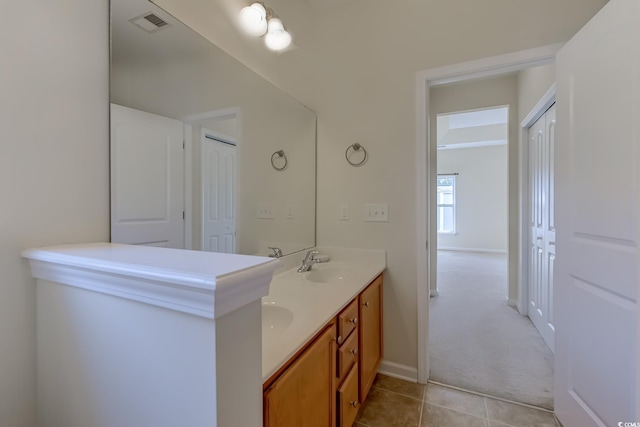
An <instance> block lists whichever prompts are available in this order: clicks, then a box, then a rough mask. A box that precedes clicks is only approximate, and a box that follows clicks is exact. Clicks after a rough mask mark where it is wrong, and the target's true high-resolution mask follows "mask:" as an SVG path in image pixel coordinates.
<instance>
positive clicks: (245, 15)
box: [240, 3, 271, 37]
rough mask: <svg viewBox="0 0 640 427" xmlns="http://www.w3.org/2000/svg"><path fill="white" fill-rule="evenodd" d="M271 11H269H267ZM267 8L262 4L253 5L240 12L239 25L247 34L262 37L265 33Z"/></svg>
mask: <svg viewBox="0 0 640 427" xmlns="http://www.w3.org/2000/svg"><path fill="white" fill-rule="evenodd" d="M269 11H271V9H269ZM268 18H270V16H268V15H267V8H265V7H264V5H263V4H262V3H253V4H252V5H250V6H246V7H243V8H242V10H241V11H240V24H241V25H242V28H243V29H244V30H245V31H246V32H247V34H249V35H252V36H254V37H262V36H264V34H265V33H266V32H267V19H268Z"/></svg>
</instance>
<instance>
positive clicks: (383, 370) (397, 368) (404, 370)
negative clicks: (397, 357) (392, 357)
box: [378, 360, 418, 383]
mask: <svg viewBox="0 0 640 427" xmlns="http://www.w3.org/2000/svg"><path fill="white" fill-rule="evenodd" d="M378 373H379V374H382V375H387V376H389V377H393V378H398V379H400V380H404V381H409V382H412V383H416V382H418V370H417V369H416V368H413V367H411V366H407V365H402V364H400V363H395V362H389V361H388V360H383V361H382V363H381V364H380V369H379V370H378Z"/></svg>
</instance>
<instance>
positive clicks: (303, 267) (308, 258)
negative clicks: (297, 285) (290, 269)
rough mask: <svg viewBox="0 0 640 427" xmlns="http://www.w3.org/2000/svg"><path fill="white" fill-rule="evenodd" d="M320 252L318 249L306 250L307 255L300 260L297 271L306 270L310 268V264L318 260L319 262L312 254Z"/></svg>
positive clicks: (302, 271)
mask: <svg viewBox="0 0 640 427" xmlns="http://www.w3.org/2000/svg"><path fill="white" fill-rule="evenodd" d="M319 253H320V252H318V251H309V252H307V255H306V256H305V257H304V261H302V265H301V266H300V268H298V273H304V272H306V271H309V270H311V266H312V265H313V264H317V263H319V262H321V261H320V260H317V259H315V258H313V257H314V256H316V255H318V254H319Z"/></svg>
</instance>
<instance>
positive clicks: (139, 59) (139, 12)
mask: <svg viewBox="0 0 640 427" xmlns="http://www.w3.org/2000/svg"><path fill="white" fill-rule="evenodd" d="M111 19H112V21H111V239H112V241H113V242H118V243H129V244H145V245H156V246H167V247H180V248H187V249H198V250H207V251H212V252H228V253H241V254H248V255H250V254H260V255H267V254H270V253H274V252H275V251H274V250H273V249H269V248H279V249H280V250H281V251H282V253H283V254H288V253H293V252H296V251H300V250H304V249H307V248H309V247H312V246H314V245H315V211H316V205H315V203H316V197H315V196H316V181H315V180H316V116H315V114H314V113H313V112H312V111H310V110H309V109H307V108H305V107H304V106H303V105H302V104H300V103H299V102H297V101H296V100H295V99H293V98H291V97H290V96H289V95H287V94H286V93H284V92H283V91H281V90H280V89H278V88H276V87H275V86H273V85H272V84H271V83H269V82H267V81H266V80H264V79H263V78H262V77H260V76H258V75H257V74H256V73H254V72H253V71H252V70H250V69H249V68H247V67H245V66H244V65H242V64H241V63H239V62H238V61H236V60H235V59H234V58H233V57H231V56H229V55H228V54H226V53H225V52H223V51H222V50H221V49H219V48H218V47H217V46H215V45H213V44H212V43H211V42H209V41H208V40H206V39H204V38H203V37H202V36H200V35H199V34H197V33H195V32H194V31H192V30H191V29H190V28H188V27H186V26H185V25H184V24H182V23H181V22H179V21H178V20H176V19H175V18H173V17H172V16H170V15H169V14H167V13H166V12H164V11H163V10H162V9H160V8H158V7H157V6H155V5H153V4H152V3H150V2H149V1H147V0H111ZM183 216H184V218H183Z"/></svg>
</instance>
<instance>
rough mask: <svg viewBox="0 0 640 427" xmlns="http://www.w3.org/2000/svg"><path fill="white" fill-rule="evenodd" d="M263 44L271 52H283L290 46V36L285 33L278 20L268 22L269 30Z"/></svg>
mask: <svg viewBox="0 0 640 427" xmlns="http://www.w3.org/2000/svg"><path fill="white" fill-rule="evenodd" d="M264 44H266V45H267V47H268V48H269V49H271V50H283V49H286V48H287V47H289V45H290V44H291V34H289V33H288V32H287V31H285V29H284V25H282V21H281V20H280V19H278V18H271V19H270V20H269V29H268V32H267V35H266V36H265V38H264Z"/></svg>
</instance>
